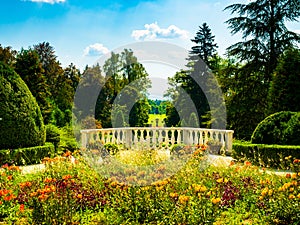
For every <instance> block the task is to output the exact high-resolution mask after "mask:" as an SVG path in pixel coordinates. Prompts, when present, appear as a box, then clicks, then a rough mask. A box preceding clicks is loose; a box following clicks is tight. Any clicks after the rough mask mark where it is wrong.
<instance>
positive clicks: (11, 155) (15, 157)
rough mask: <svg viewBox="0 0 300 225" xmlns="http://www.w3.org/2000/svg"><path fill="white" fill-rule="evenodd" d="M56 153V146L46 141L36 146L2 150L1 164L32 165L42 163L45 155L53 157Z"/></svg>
mask: <svg viewBox="0 0 300 225" xmlns="http://www.w3.org/2000/svg"><path fill="white" fill-rule="evenodd" d="M53 154H54V146H53V145H52V144H51V143H46V145H45V146H36V147H29V148H19V149H12V150H10V149H8V150H0V165H3V164H10V165H11V164H14V165H19V166H20V165H30V164H38V163H41V160H42V159H43V158H45V157H51V156H53Z"/></svg>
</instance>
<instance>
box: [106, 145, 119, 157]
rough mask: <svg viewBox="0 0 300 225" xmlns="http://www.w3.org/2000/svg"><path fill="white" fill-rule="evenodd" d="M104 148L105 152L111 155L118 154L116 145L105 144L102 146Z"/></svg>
mask: <svg viewBox="0 0 300 225" xmlns="http://www.w3.org/2000/svg"><path fill="white" fill-rule="evenodd" d="M104 148H105V149H106V151H107V152H109V154H111V155H115V154H116V153H118V152H119V147H118V145H116V144H113V143H107V144H105V145H104Z"/></svg>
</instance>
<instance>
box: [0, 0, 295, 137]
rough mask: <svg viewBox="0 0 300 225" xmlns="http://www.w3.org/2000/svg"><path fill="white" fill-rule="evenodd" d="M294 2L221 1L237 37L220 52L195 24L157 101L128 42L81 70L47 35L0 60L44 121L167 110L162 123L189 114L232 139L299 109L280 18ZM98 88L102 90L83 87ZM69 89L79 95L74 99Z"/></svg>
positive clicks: (290, 17) (291, 38) (116, 121)
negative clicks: (65, 60) (181, 61)
mask: <svg viewBox="0 0 300 225" xmlns="http://www.w3.org/2000/svg"><path fill="white" fill-rule="evenodd" d="M299 7H300V4H299V1H298V0H297V1H289V0H280V1H275V0H271V1H269V0H257V1H251V2H249V3H247V4H233V5H230V6H228V7H226V8H225V10H227V11H229V12H230V13H231V14H232V15H233V17H232V18H230V19H229V20H228V21H226V23H227V24H228V28H229V29H230V30H231V32H232V34H237V33H240V34H242V40H241V41H240V42H238V43H235V44H233V45H232V46H230V47H228V48H227V54H226V57H221V56H219V55H218V54H217V48H218V46H217V44H216V43H215V36H214V35H213V34H212V31H211V29H210V28H209V26H208V24H206V23H203V24H202V25H201V26H199V30H198V32H197V33H196V36H195V38H193V39H192V40H191V41H192V42H193V44H194V46H193V47H192V48H191V50H190V54H189V59H188V62H187V66H188V69H187V70H181V71H179V72H177V73H176V74H175V75H174V76H173V77H172V78H169V85H170V88H169V90H168V91H167V93H166V96H167V97H168V98H169V99H171V101H167V102H160V103H159V104H158V102H155V101H150V100H149V99H148V98H147V88H148V87H149V86H150V82H149V80H148V74H147V72H146V70H145V68H144V67H143V65H142V64H140V63H139V62H138V61H137V58H136V57H135V56H134V53H133V52H132V51H131V50H130V49H124V51H123V52H121V53H118V54H116V53H112V54H111V57H110V58H109V59H108V60H107V61H106V62H105V63H104V65H103V67H100V65H94V66H91V67H89V66H87V67H86V68H85V70H84V71H83V72H82V73H81V72H80V71H79V70H78V69H77V68H76V66H75V65H74V64H70V65H69V66H68V67H67V68H62V66H61V64H60V63H59V61H58V60H57V56H56V55H55V51H54V48H53V47H52V46H51V45H50V44H49V43H46V42H44V43H40V44H37V45H34V46H33V47H30V48H28V49H22V50H21V51H19V52H16V51H15V50H13V49H12V48H11V47H2V46H0V61H2V62H4V63H6V64H7V65H9V66H10V67H11V68H13V69H14V70H15V71H16V72H17V73H18V74H19V75H20V76H21V78H22V79H23V80H24V81H25V82H26V84H27V85H28V87H29V89H30V91H31V92H32V94H33V96H34V97H35V98H36V99H37V102H38V104H39V106H40V108H41V111H42V115H43V118H44V122H45V123H46V124H47V123H53V124H55V125H57V126H64V125H66V124H69V123H70V122H71V118H72V107H74V109H75V114H74V115H73V116H74V117H75V118H77V120H81V121H82V123H83V124H84V126H85V127H87V128H89V127H91V126H92V127H93V126H94V125H95V124H96V126H97V127H111V126H118V127H119V126H128V125H130V126H144V125H145V124H146V123H147V121H148V114H149V112H150V113H156V114H157V113H158V114H162V113H166V115H167V118H166V121H165V122H166V125H167V126H180V125H183V124H185V123H186V124H188V123H190V122H188V121H193V122H192V123H193V124H196V125H197V126H200V127H214V128H227V129H233V130H234V131H235V137H237V138H238V139H250V137H251V134H252V132H253V130H254V129H255V127H256V126H257V124H258V123H259V122H260V121H262V120H263V119H264V118H265V117H266V116H268V115H270V114H272V113H275V112H278V111H282V110H288V111H300V110H299V108H300V105H299V102H300V101H299V100H300V79H299V76H300V51H299V48H298V46H297V44H298V43H300V36H299V34H296V33H294V32H292V31H290V30H288V29H287V27H286V25H285V23H286V21H290V22H293V21H297V18H299V16H300V8H299ZM80 80H81V81H80ZM79 81H80V85H79V88H77V87H78V84H79ZM93 87H95V88H96V89H93ZM97 87H98V90H99V91H100V93H96V94H95V95H94V94H93V92H89V91H90V90H97ZM99 87H100V88H99ZM220 90H221V91H220ZM75 91H76V93H78V96H79V98H78V99H79V100H78V102H76V101H75V105H73V102H74V101H73V99H74V94H75ZM83 93H88V94H90V95H89V96H85V95H84V94H83ZM91 94H92V95H93V98H95V99H93V98H91ZM80 97H81V98H80ZM75 99H76V98H75ZM223 100H225V101H223ZM91 103H93V104H91ZM225 109H226V110H225ZM191 114H193V116H191ZM191 118H192V119H191ZM224 124H225V125H224ZM223 126H225V127H223Z"/></svg>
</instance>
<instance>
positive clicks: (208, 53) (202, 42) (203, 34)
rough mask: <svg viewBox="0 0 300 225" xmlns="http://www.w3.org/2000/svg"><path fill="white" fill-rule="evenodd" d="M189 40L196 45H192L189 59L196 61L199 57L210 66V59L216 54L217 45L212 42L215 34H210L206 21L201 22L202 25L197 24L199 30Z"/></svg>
mask: <svg viewBox="0 0 300 225" xmlns="http://www.w3.org/2000/svg"><path fill="white" fill-rule="evenodd" d="M191 41H192V42H194V43H195V44H196V45H195V46H193V47H192V50H191V51H190V59H191V60H193V61H195V60H196V61H198V59H199V58H200V59H202V60H203V61H204V62H205V63H206V64H207V65H208V66H210V59H211V58H212V57H213V56H214V55H215V54H216V49H217V48H218V46H217V44H216V43H214V41H215V36H214V35H212V33H211V29H210V28H209V27H208V25H207V23H203V24H202V26H199V31H198V32H197V33H196V36H195V38H194V39H191Z"/></svg>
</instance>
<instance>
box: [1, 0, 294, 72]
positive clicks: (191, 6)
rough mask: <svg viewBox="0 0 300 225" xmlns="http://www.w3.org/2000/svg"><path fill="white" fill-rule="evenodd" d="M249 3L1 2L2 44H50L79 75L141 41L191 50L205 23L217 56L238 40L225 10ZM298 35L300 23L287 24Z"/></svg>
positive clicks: (186, 0)
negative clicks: (101, 59)
mask: <svg viewBox="0 0 300 225" xmlns="http://www.w3.org/2000/svg"><path fill="white" fill-rule="evenodd" d="M246 1H248V0H222V1H221V0H220V1H218V0H148V1H142V0H127V1H122V0H114V1H110V0H1V2H0V3H1V14H0V34H1V35H0V44H1V45H2V46H11V47H12V48H13V49H16V50H20V49H21V47H24V48H28V47H29V46H32V45H34V44H38V43H40V42H44V41H46V42H49V43H50V44H51V45H52V46H53V47H54V48H55V51H56V54H57V55H58V59H59V61H60V62H61V63H62V66H64V67H65V66H67V65H69V64H70V63H71V62H72V63H74V64H75V65H76V66H78V67H79V68H80V69H83V68H84V66H85V65H87V64H88V65H92V64H93V63H94V62H95V61H96V60H97V59H98V58H99V57H100V56H101V54H105V53H107V52H109V51H110V50H113V49H115V48H118V47H120V46H123V45H126V44H129V43H133V42H135V41H144V40H161V41H167V42H170V43H173V44H177V45H179V46H182V47H184V48H186V49H190V47H191V46H192V45H193V43H192V42H191V41H190V39H191V38H193V37H194V36H195V33H196V32H197V31H198V27H199V25H202V24H203V23H204V22H207V23H208V25H209V27H210V28H211V30H212V32H213V34H214V35H215V36H216V38H215V41H216V43H217V44H218V46H219V49H218V51H219V53H220V54H224V52H225V49H226V48H227V47H228V46H230V45H231V44H233V43H235V42H236V41H238V40H239V38H240V36H239V35H235V36H231V34H230V31H229V30H228V29H227V25H226V24H224V22H225V21H226V20H227V19H229V18H230V15H229V13H228V12H224V11H223V9H224V8H225V7H226V6H228V5H229V4H232V3H238V2H246ZM288 27H289V28H290V29H292V30H294V31H300V25H299V23H294V24H289V26H288Z"/></svg>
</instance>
